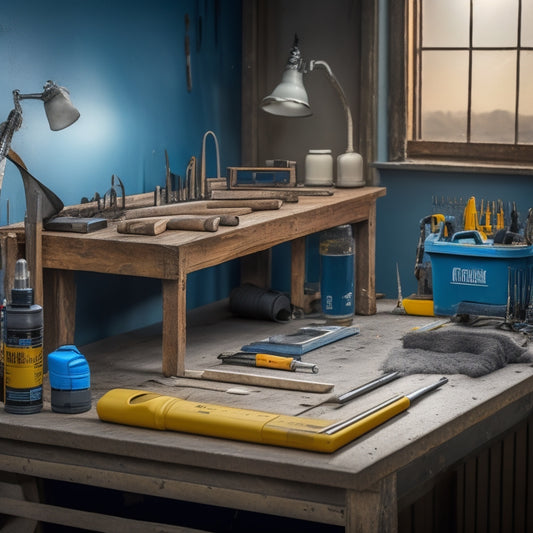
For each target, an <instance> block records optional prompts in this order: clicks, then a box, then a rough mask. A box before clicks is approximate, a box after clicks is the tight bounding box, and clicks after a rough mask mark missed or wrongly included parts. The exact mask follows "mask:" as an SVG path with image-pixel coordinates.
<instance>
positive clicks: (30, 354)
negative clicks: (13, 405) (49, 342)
mask: <svg viewBox="0 0 533 533" xmlns="http://www.w3.org/2000/svg"><path fill="white" fill-rule="evenodd" d="M4 358H5V360H4V374H5V385H6V387H11V388H14V389H29V388H32V387H38V386H40V385H42V382H43V347H42V346H37V347H33V348H31V347H20V346H4Z"/></svg>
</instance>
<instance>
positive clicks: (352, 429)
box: [96, 378, 448, 453]
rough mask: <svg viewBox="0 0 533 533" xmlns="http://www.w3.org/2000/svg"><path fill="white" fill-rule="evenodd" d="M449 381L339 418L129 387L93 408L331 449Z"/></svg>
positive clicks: (201, 430) (138, 422) (190, 428)
mask: <svg viewBox="0 0 533 533" xmlns="http://www.w3.org/2000/svg"><path fill="white" fill-rule="evenodd" d="M447 382H448V379H447V378H441V379H440V380H439V381H438V382H436V383H434V384H432V385H429V386H427V387H423V388H421V389H418V390H416V391H414V392H412V393H410V394H408V395H398V396H394V397H392V398H390V399H389V400H387V401H385V402H382V403H380V404H378V405H376V406H375V407H373V408H371V409H368V410H366V411H364V412H362V413H360V414H358V415H357V416H354V417H350V418H348V419H345V420H340V421H334V420H322V419H318V418H302V417H298V416H288V415H281V414H277V413H269V412H265V411H255V410H251V409H243V408H238V407H229V406H224V405H217V404H208V403H202V402H193V401H190V400H182V399H181V398H176V397H172V396H164V395H160V394H156V393H152V392H148V391H143V390H132V389H112V390H110V391H108V392H107V393H105V394H104V395H103V396H102V397H101V398H100V400H99V401H98V403H97V405H96V410H97V413H98V416H99V417H100V419H101V420H103V421H106V422H114V423H117V424H126V425H130V426H137V427H144V428H151V429H160V430H171V431H179V432H184V433H192V434H196V435H204V436H209V437H220V438H225V439H231V440H240V441H245V442H255V443H259V444H269V445H273V446H283V447H287V448H299V449H303V450H310V451H316V452H324V453H331V452H334V451H336V450H338V449H339V448H341V447H342V446H345V445H346V444H348V443H349V442H352V441H353V440H355V439H357V438H358V437H360V436H362V435H364V434H365V433H368V432H369V431H371V430H372V429H374V428H376V427H378V426H380V425H381V424H383V423H385V422H386V421H388V420H390V419H392V418H393V417H395V416H396V415H398V414H400V413H402V412H403V411H406V410H407V409H408V408H409V407H410V406H411V404H412V403H413V402H414V401H415V400H417V399H418V398H420V397H421V396H423V395H424V394H426V393H429V392H431V391H433V390H435V389H437V388H438V387H440V386H441V385H443V384H445V383H447Z"/></svg>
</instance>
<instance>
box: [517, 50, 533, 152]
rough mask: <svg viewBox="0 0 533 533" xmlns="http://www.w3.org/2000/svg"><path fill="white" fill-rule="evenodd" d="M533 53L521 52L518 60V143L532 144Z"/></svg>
mask: <svg viewBox="0 0 533 533" xmlns="http://www.w3.org/2000/svg"><path fill="white" fill-rule="evenodd" d="M532 94H533V52H522V54H521V60H520V102H519V103H518V105H519V110H518V113H519V115H518V142H519V143H528V144H531V143H533V97H532V96H531V95H532Z"/></svg>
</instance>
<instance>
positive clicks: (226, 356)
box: [218, 352, 318, 374]
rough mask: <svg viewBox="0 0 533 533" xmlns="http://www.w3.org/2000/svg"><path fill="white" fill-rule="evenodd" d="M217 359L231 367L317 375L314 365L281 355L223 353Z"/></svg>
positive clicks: (316, 367) (316, 368) (316, 366)
mask: <svg viewBox="0 0 533 533" xmlns="http://www.w3.org/2000/svg"><path fill="white" fill-rule="evenodd" d="M218 359H220V360H221V361H222V362H223V363H226V364H231V365H243V366H255V367H263V368H276V369H278V370H289V371H291V372H295V371H296V370H310V371H311V372H312V373H313V374H318V365H315V364H314V363H304V362H302V361H299V360H297V359H294V358H293V357H285V356H282V355H272V354H268V353H251V352H223V353H221V354H219V356H218Z"/></svg>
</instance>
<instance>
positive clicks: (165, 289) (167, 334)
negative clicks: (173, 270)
mask: <svg viewBox="0 0 533 533" xmlns="http://www.w3.org/2000/svg"><path fill="white" fill-rule="evenodd" d="M162 293H163V348H162V350H163V374H164V375H165V376H167V377H169V376H184V375H185V348H186V344H187V336H186V335H187V333H186V331H187V300H186V295H187V275H186V274H184V275H182V276H180V278H179V279H177V280H172V279H171V280H169V279H164V280H162Z"/></svg>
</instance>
